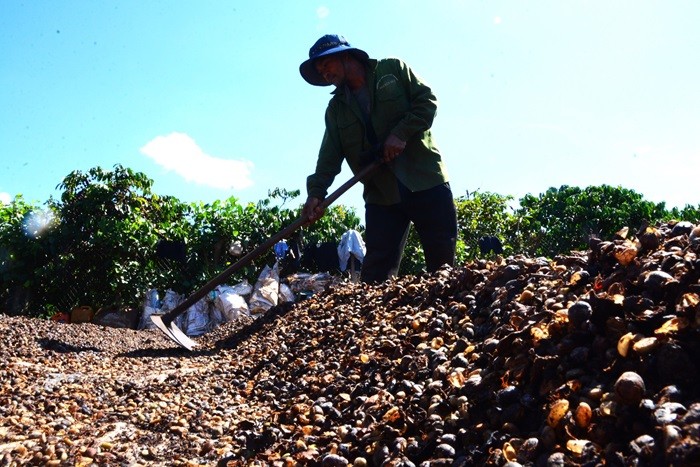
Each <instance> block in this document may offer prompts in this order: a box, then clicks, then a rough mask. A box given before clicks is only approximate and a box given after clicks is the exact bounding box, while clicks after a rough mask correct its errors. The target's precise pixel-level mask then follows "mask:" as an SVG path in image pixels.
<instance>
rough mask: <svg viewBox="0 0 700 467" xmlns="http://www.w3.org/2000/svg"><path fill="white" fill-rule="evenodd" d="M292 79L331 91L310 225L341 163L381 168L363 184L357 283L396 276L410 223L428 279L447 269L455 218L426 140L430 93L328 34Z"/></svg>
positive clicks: (311, 187)
mask: <svg viewBox="0 0 700 467" xmlns="http://www.w3.org/2000/svg"><path fill="white" fill-rule="evenodd" d="M299 71H300V72H301V75H302V77H303V78H304V79H305V80H306V81H307V82H308V83H310V84H313V85H315V86H329V85H334V86H335V90H334V91H333V93H332V95H333V96H332V97H331V99H330V101H329V103H328V108H327V109H326V116H325V121H326V130H325V134H324V135H323V140H322V142H321V149H320V151H319V155H318V161H317V163H316V171H315V173H314V174H313V175H310V176H309V177H308V179H307V183H306V186H307V191H308V198H307V200H306V203H305V205H304V209H303V213H302V215H303V216H305V217H307V218H308V219H309V221H310V222H314V221H316V220H317V219H318V218H320V217H321V216H322V215H323V210H322V209H321V208H320V204H321V202H322V201H323V199H324V198H325V196H326V195H327V192H328V188H329V187H330V186H331V184H332V183H333V179H334V178H335V176H336V175H338V173H340V170H341V166H342V163H343V160H346V161H347V163H348V165H349V166H350V169H351V170H352V171H353V172H354V173H357V172H358V171H360V170H361V169H362V167H363V166H364V165H365V164H367V163H368V162H369V161H368V160H367V154H371V153H373V152H378V154H377V157H379V158H381V159H382V160H383V161H384V162H385V163H384V164H382V165H381V166H379V168H378V169H377V170H376V171H375V172H373V173H372V174H371V175H370V176H369V177H368V178H367V179H366V180H364V181H363V184H364V192H363V197H364V200H365V244H366V246H367V253H366V254H365V259H364V261H363V264H362V273H361V279H362V280H363V281H364V282H369V283H377V282H382V281H384V280H386V279H388V278H389V277H391V276H395V275H396V274H397V273H398V269H399V265H400V263H401V257H402V255H403V249H404V247H405V245H406V239H407V237H408V232H409V227H410V224H411V223H413V225H414V226H415V229H416V232H417V233H418V236H419V238H420V241H421V245H422V247H423V251H424V253H425V261H426V267H427V269H428V271H429V272H432V271H435V270H437V269H438V268H439V267H440V266H442V265H443V264H449V265H453V264H454V260H455V244H456V238H457V218H456V212H455V206H454V199H453V197H452V191H451V190H450V185H449V183H448V179H447V173H446V171H445V167H444V163H443V161H442V157H441V155H440V152H439V151H438V149H437V147H436V146H435V142H434V141H433V138H432V135H431V132H430V127H431V125H432V123H433V119H434V117H435V112H436V110H437V99H436V98H435V95H434V94H433V92H432V90H431V89H430V87H428V86H427V85H426V84H425V83H424V82H423V81H422V80H421V79H420V78H419V77H418V76H416V75H415V74H414V73H413V71H412V70H411V69H410V68H409V67H408V66H407V65H406V64H405V63H404V62H402V61H401V60H399V59H395V58H387V59H382V60H373V59H370V58H369V56H368V55H367V53H366V52H364V51H363V50H360V49H358V48H355V47H352V46H351V45H350V44H349V43H348V42H347V41H346V40H345V38H344V37H342V36H339V35H335V34H328V35H325V36H323V37H321V38H320V39H319V40H318V41H316V43H315V44H314V45H313V47H311V49H310V50H309V59H308V60H306V61H304V62H303V63H302V64H301V66H300V67H299ZM374 148H379V149H378V151H373V149H374Z"/></svg>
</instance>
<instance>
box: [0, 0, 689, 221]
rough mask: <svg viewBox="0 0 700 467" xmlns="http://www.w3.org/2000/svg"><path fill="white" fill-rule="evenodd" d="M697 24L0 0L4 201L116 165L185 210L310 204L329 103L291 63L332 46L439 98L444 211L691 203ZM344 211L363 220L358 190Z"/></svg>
mask: <svg viewBox="0 0 700 467" xmlns="http://www.w3.org/2000/svg"><path fill="white" fill-rule="evenodd" d="M698 18H700V2H697V1H692V0H687V1H682V0H679V1H671V2H659V1H625V0H619V1H613V2H610V1H602V0H601V1H596V0H589V1H577V0H571V1H546V0H543V1H524V0H523V1H459V0H439V1H434V2H425V1H417V0H416V1H412V0H382V1H363V0H358V1H352V2H348V1H343V2H335V1H325V2H324V1H307V0H295V1H268V2H262V1H214V0H200V1H185V0H171V1H156V0H149V1H142V0H139V1H136V0H119V1H109V0H100V1H97V0H90V1H88V0H84V1H77V0H72V1H71V0H62V1H49V0H34V1H19V0H4V1H2V2H0V50H1V51H2V53H0V107H1V108H2V112H0V159H1V161H0V199H1V200H3V201H4V202H8V201H9V200H10V199H12V197H14V196H15V195H17V194H22V195H23V196H24V198H25V199H26V200H28V201H32V202H34V201H36V202H39V203H43V202H44V201H46V200H47V199H48V198H49V196H51V195H53V196H58V195H60V191H57V190H56V186H57V185H58V184H59V183H60V182H61V181H62V180H63V178H64V177H65V176H66V175H68V174H69V173H70V172H71V171H73V170H81V171H86V170H88V169H90V168H92V167H96V166H101V167H103V168H110V167H112V166H114V165H115V164H121V165H123V166H126V167H130V168H132V169H134V170H136V171H140V172H144V173H145V174H146V175H147V176H148V177H149V178H151V179H153V180H154V191H155V192H156V193H158V194H161V195H172V196H175V197H177V198H179V199H180V200H182V201H186V202H190V201H203V202H212V201H214V200H216V199H226V198H228V197H230V196H235V197H237V198H238V199H239V200H241V201H243V202H247V201H257V200H260V199H262V198H265V197H266V196H267V193H268V190H271V189H274V188H276V187H279V188H285V189H288V190H293V189H301V190H302V196H301V197H300V198H299V199H298V200H296V201H298V203H301V202H302V201H303V199H304V198H305V191H304V187H305V179H306V176H307V175H308V174H309V173H311V172H312V171H313V168H314V166H315V160H316V155H317V151H318V147H319V144H320V140H321V136H322V133H323V113H324V110H325V106H326V103H327V101H328V98H329V92H330V88H321V87H313V86H310V85H308V84H306V82H305V81H303V79H302V78H301V77H300V75H299V72H298V67H299V64H300V63H301V62H302V61H303V60H305V59H306V58H307V56H308V55H307V54H308V49H309V47H310V46H311V45H312V44H313V42H314V41H315V40H316V39H317V38H318V37H320V36H321V35H323V34H326V33H340V34H343V35H345V37H346V38H347V39H348V40H349V41H350V42H351V43H352V44H353V45H354V46H357V47H360V48H362V49H363V50H365V51H366V52H368V53H369V54H370V56H372V57H375V58H381V57H386V56H395V57H399V58H402V59H403V60H405V61H406V62H407V63H408V64H409V65H410V66H411V67H412V68H413V69H414V70H415V71H416V73H417V74H418V75H420V76H421V77H422V78H423V79H424V80H425V81H427V82H428V83H429V84H430V85H431V86H432V88H433V90H434V92H435V94H436V95H437V97H438V100H439V107H438V115H437V118H436V120H435V123H434V126H433V130H434V134H435V137H436V139H437V142H438V145H439V147H440V149H441V151H442V153H443V155H444V158H445V161H446V164H447V167H448V170H449V173H450V176H451V183H452V187H453V191H454V194H455V196H461V195H464V194H466V193H467V192H473V191H476V190H479V191H482V192H483V191H490V192H495V193H499V194H502V195H511V196H513V197H515V199H518V198H520V197H522V196H523V195H525V194H527V193H530V194H534V195H536V194H539V193H542V192H544V191H546V190H547V189H548V188H549V187H560V186H561V185H572V186H580V187H585V186H589V185H601V184H609V185H613V186H618V185H619V186H622V187H624V188H630V189H633V190H635V191H637V192H639V193H641V194H643V195H644V197H645V199H648V200H651V201H655V202H660V201H665V202H666V204H667V207H672V206H679V207H683V206H685V205H686V204H690V205H693V206H696V205H698V204H700V191H699V190H697V189H696V186H697V183H696V180H697V177H698V176H697V173H698V168H699V167H700V162H698V161H699V160H700V111H699V110H698V109H700V86H699V85H698V83H700V60H699V59H698V50H699V49H700V29H699V28H698V27H697V20H698ZM350 176H351V174H350V172H349V171H348V170H347V168H346V169H344V170H343V172H342V173H341V174H340V175H339V176H338V178H337V179H336V182H335V184H334V187H333V188H335V187H337V186H339V185H340V184H341V183H343V182H344V181H345V180H347V179H348V178H349V177H350ZM338 202H339V203H341V204H345V205H348V206H352V207H355V208H356V209H357V210H358V213H362V205H363V203H362V200H361V189H360V188H359V186H358V187H355V188H353V189H352V190H351V191H350V192H349V193H347V194H346V195H345V196H344V197H343V198H341V199H340V200H339V201H338Z"/></svg>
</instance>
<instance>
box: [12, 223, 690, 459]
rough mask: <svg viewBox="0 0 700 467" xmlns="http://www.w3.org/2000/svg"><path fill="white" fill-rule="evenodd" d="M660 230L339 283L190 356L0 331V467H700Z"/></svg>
mask: <svg viewBox="0 0 700 467" xmlns="http://www.w3.org/2000/svg"><path fill="white" fill-rule="evenodd" d="M672 227H673V226H662V227H660V228H659V229H658V230H656V229H655V230H654V232H653V233H654V235H655V238H656V240H657V241H651V240H649V239H648V238H647V239H645V241H644V242H640V241H638V240H636V239H634V238H633V239H625V238H618V239H615V240H612V241H607V242H602V241H598V240H595V241H592V243H591V250H589V251H587V252H582V253H580V254H576V255H571V256H567V257H558V258H555V259H554V260H551V261H549V260H545V259H543V258H535V259H533V258H526V257H510V258H506V259H500V258H496V259H494V260H492V261H479V262H475V263H472V264H469V265H465V266H462V267H459V268H456V269H454V270H453V269H444V270H442V271H439V272H438V273H436V274H434V275H432V276H427V275H426V276H424V277H405V278H401V279H397V280H394V281H389V282H386V283H384V284H381V285H378V286H375V287H370V286H367V285H363V284H352V283H341V284H336V285H333V286H332V287H330V288H329V289H328V290H327V291H326V292H324V293H321V294H318V295H315V296H313V297H312V298H310V299H308V300H305V301H303V302H299V303H297V304H293V305H291V304H288V305H284V306H280V307H275V308H273V309H271V310H270V311H269V312H267V314H265V315H263V316H262V317H260V318H258V319H257V320H251V319H247V318H246V319H241V320H239V321H236V322H233V323H227V324H225V325H222V326H219V327H218V328H216V329H215V330H213V331H212V332H210V333H208V334H206V335H204V336H201V337H197V338H195V341H196V342H197V343H198V347H197V348H196V350H195V351H192V352H189V351H187V350H185V349H182V348H179V347H177V346H176V344H174V343H173V342H171V341H170V340H169V339H168V338H166V337H165V336H164V335H163V334H161V332H160V331H158V330H141V331H136V330H131V329H119V328H111V327H103V326H96V325H93V324H89V323H87V324H62V323H56V322H51V321H45V320H37V319H28V318H22V317H8V316H4V315H0V333H1V335H2V343H3V345H2V349H1V350H0V465H22V464H33V465H164V466H165V465H191V466H195V465H212V466H214V465H231V466H235V465H285V466H286V465H324V466H345V465H358V466H362V465H384V466H399V465H405V466H410V465H423V466H441V465H494V466H503V465H507V466H508V467H517V466H518V465H533V466H540V465H542V466H558V465H562V466H563V465H590V466H594V465H619V466H626V465H639V466H643V465H650V466H656V465H679V466H684V465H700V446H699V443H698V441H699V440H700V399H699V398H698V396H699V391H698V382H699V379H698V361H700V358H699V357H700V352H699V346H700V339H698V337H699V336H698V334H699V331H698V329H699V328H700V297H699V296H698V294H699V293H700V284H698V278H700V261H698V259H697V257H696V253H697V250H698V245H697V244H696V243H694V242H693V241H692V238H690V237H689V236H688V233H687V232H685V233H683V234H678V235H675V234H672ZM676 233H678V232H676ZM639 238H643V236H641V235H640V236H639Z"/></svg>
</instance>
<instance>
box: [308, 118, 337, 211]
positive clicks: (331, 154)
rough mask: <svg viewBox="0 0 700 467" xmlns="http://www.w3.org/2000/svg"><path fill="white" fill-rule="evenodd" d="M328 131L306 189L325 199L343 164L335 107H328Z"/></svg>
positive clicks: (309, 193) (310, 193) (311, 194)
mask: <svg viewBox="0 0 700 467" xmlns="http://www.w3.org/2000/svg"><path fill="white" fill-rule="evenodd" d="M325 118H326V131H325V133H324V134H323V140H322V141H321V149H320V150H319V155H318V160H317V162H316V171H315V173H313V174H312V175H309V176H308V177H307V179H306V191H307V193H308V195H309V196H313V197H315V198H319V199H324V198H325V197H326V195H327V194H328V188H329V187H330V186H331V185H332V184H333V180H335V176H336V175H338V174H339V173H340V170H341V169H342V165H343V153H342V151H341V147H340V138H339V136H338V133H337V131H336V129H335V128H336V126H335V125H334V124H333V123H332V122H333V121H334V120H335V116H334V111H333V107H332V106H331V105H329V106H328V108H327V109H326V117H325Z"/></svg>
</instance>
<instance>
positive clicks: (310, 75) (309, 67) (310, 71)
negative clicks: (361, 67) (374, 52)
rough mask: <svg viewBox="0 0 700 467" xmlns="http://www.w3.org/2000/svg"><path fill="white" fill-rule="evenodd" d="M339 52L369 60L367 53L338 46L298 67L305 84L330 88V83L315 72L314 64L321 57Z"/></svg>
mask: <svg viewBox="0 0 700 467" xmlns="http://www.w3.org/2000/svg"><path fill="white" fill-rule="evenodd" d="M341 52H354V53H356V54H358V55H359V56H361V57H363V58H364V59H365V60H369V55H367V52H365V51H364V50H361V49H357V48H355V47H348V46H347V45H339V46H338V47H334V48H332V49H328V50H325V51H323V52H321V53H320V54H318V55H316V56H315V57H313V58H310V59H308V60H306V61H305V62H303V63H302V64H301V65H299V73H301V77H302V78H304V80H306V82H307V83H309V84H313V85H314V86H330V85H331V83H329V82H328V81H326V80H325V79H324V78H323V76H321V75H320V74H319V73H318V71H316V66H315V65H314V63H315V62H316V60H318V59H319V58H321V57H327V56H329V55H334V54H337V53H341Z"/></svg>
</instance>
